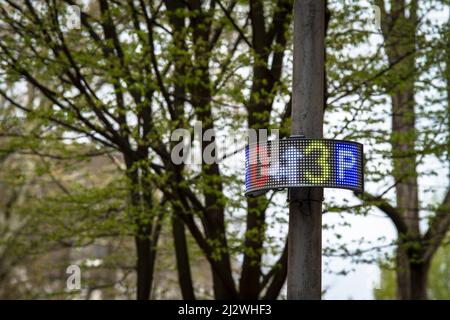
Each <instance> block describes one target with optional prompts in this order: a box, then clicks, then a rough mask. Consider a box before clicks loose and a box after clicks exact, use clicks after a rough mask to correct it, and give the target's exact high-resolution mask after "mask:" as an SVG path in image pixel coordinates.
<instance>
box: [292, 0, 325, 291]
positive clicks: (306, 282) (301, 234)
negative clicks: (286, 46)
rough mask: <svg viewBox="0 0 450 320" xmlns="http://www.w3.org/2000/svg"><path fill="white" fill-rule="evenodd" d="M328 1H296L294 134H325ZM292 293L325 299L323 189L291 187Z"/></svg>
mask: <svg viewBox="0 0 450 320" xmlns="http://www.w3.org/2000/svg"><path fill="white" fill-rule="evenodd" d="M324 23H325V0H295V3H294V70H293V85H292V128H291V131H292V135H304V136H305V137H306V138H322V135H323V106H324V96H323V95H324V87H323V86H324V50H325V49H324V33H325V25H324ZM289 193H290V194H289V201H290V202H289V244H288V250H289V251H288V275H287V297H288V299H290V300H319V299H320V298H321V284H322V283H321V282H322V281H321V277H322V199H323V189H322V188H290V189H289Z"/></svg>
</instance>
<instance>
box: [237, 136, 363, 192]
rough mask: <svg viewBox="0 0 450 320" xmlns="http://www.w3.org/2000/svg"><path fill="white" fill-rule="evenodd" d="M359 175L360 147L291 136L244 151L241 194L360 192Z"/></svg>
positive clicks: (361, 155)
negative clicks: (319, 190) (292, 190)
mask: <svg viewBox="0 0 450 320" xmlns="http://www.w3.org/2000/svg"><path fill="white" fill-rule="evenodd" d="M363 175H364V172H363V146H362V144H360V143H357V142H352V141H342V140H329V139H305V138H297V137H295V138H293V137H291V138H287V139H281V140H276V141H266V142H260V143H254V144H250V145H247V147H246V149H245V188H246V192H245V194H246V196H250V197H251V196H257V195H259V194H262V193H264V192H265V191H267V190H270V189H282V188H290V187H324V188H342V189H350V190H353V191H356V192H363V189H364V181H363V180H364V176H363Z"/></svg>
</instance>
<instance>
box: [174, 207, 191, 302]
mask: <svg viewBox="0 0 450 320" xmlns="http://www.w3.org/2000/svg"><path fill="white" fill-rule="evenodd" d="M184 229H185V228H184V224H183V222H182V221H181V220H180V219H179V218H178V217H176V216H174V217H172V233H173V239H174V244H175V256H176V260H177V271H178V282H179V284H180V289H181V294H182V296H183V299H184V300H195V294H194V288H193V286H192V278H191V267H190V265H189V252H188V246H187V243H186V233H185V230H184Z"/></svg>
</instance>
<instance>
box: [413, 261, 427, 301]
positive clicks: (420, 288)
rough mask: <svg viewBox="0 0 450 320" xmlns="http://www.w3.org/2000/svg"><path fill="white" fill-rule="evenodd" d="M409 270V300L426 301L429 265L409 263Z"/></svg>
mask: <svg viewBox="0 0 450 320" xmlns="http://www.w3.org/2000/svg"><path fill="white" fill-rule="evenodd" d="M409 268H410V271H409V273H410V286H411V296H410V297H409V299H412V300H426V299H427V280H428V270H429V263H426V262H419V263H410V266H409Z"/></svg>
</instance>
